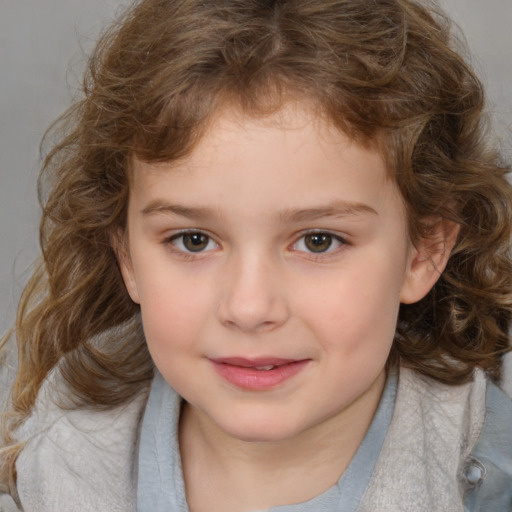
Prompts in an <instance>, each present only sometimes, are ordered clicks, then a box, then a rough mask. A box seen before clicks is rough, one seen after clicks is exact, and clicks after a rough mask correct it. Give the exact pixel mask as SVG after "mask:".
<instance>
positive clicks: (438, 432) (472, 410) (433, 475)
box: [361, 368, 510, 512]
mask: <svg viewBox="0 0 512 512" xmlns="http://www.w3.org/2000/svg"><path fill="white" fill-rule="evenodd" d="M488 389H490V385H489V384H488V382H487V379H486V378H485V375H484V374H483V372H481V371H476V372H475V374H474V377H473V379H472V381H471V382H468V383H466V384H462V385H456V386H449V385H445V384H442V383H440V382H437V381H435V380H433V379H430V378H427V377H424V376H421V375H419V374H417V373H416V372H413V371H411V370H407V369H404V368H401V369H400V372H399V382H398V390H397V397H396V402H395V408H394V412H393V418H392V421H391V425H390V427H389V430H388V434H387V436H386V440H385V442H384V445H383V448H382V451H381V453H380V456H379V459H378V461H377V464H376V466H375V470H374V473H373V476H372V480H371V482H370V485H369V487H368V489H367V493H366V495H365V500H364V501H363V506H362V507H361V510H379V512H388V511H389V512H391V511H393V512H396V511H399V510H407V511H408V512H413V511H414V512H416V511H422V512H423V511H425V510H427V509H426V508H425V504H428V507H429V508H428V510H429V512H444V511H446V510H462V507H463V502H464V499H465V493H466V492H467V487H468V483H467V482H468V477H469V478H471V475H470V474H469V473H468V471H467V470H468V469H470V461H471V460H473V457H474V450H475V448H476V447H477V445H478V443H479V440H480V439H481V438H482V435H483V431H484V428H485V425H486V424H487V418H488V413H487V407H488V405H487V402H488V401H489V397H488V395H489V391H488ZM500 421H501V420H500ZM504 434H505V433H504ZM509 437H510V434H509ZM404 505H405V506H406V507H407V508H406V509H404ZM469 510H472V509H469ZM475 510H479V509H475ZM482 510H487V511H488V512H490V511H493V512H494V510H502V509H499V508H498V509H492V508H488V509H482ZM504 510H506V509H504Z"/></svg>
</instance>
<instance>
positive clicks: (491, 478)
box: [464, 383, 512, 512]
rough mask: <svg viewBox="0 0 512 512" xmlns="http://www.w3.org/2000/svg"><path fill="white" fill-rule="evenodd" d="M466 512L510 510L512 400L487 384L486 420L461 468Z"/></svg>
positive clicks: (511, 488) (511, 486)
mask: <svg viewBox="0 0 512 512" xmlns="http://www.w3.org/2000/svg"><path fill="white" fill-rule="evenodd" d="M464 475H465V477H466V478H465V482H466V493H465V510H466V511H468V512H469V511H471V512H476V511H482V512H483V511H494V510H496V511H498V510H503V511H505V510H512V401H511V399H510V398H509V397H508V396H507V395H506V394H505V393H504V392H503V391H502V390H501V389H500V388H498V387H497V386H495V385H494V384H492V383H489V384H488V386H487V392H486V404H485V421H484V423H483V426H482V429H481V432H480V436H479V438H478V441H477V443H476V445H475V446H474V448H473V450H472V452H471V454H470V456H469V458H468V460H467V463H466V466H465V468H464Z"/></svg>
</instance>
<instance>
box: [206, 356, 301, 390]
mask: <svg viewBox="0 0 512 512" xmlns="http://www.w3.org/2000/svg"><path fill="white" fill-rule="evenodd" d="M210 361H211V363H212V364H213V367H214V369H215V370H216V372H217V373H218V374H219V375H220V376H221V377H222V378H223V379H224V380H225V381H227V382H228V383H229V384H231V385H233V386H235V387H237V388H241V389H244V390H250V391H264V390H268V389H271V388H275V387H277V386H279V385H281V384H283V383H284V382H285V381H288V380H289V379H291V378H292V377H294V376H295V375H297V374H298V373H300V372H301V371H302V370H303V369H304V368H305V367H306V366H307V364H308V363H309V361H310V360H309V359H283V358H275V357H264V358H256V359H246V358H242V357H227V358H217V359H210Z"/></svg>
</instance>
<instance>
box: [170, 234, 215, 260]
mask: <svg viewBox="0 0 512 512" xmlns="http://www.w3.org/2000/svg"><path fill="white" fill-rule="evenodd" d="M190 234H198V235H204V236H206V237H207V238H208V245H210V243H213V244H215V247H214V248H209V249H208V248H205V249H203V250H200V251H190V250H187V248H186V247H183V248H180V247H178V246H177V244H176V243H174V242H175V241H176V240H179V239H180V238H181V237H184V236H186V235H190ZM163 243H164V245H167V246H169V248H170V249H171V250H172V251H173V252H175V253H177V254H180V255H182V256H184V257H189V258H190V257H192V258H193V257H199V256H201V255H205V254H206V253H209V252H211V251H212V250H215V249H218V248H219V247H220V244H219V243H218V242H217V241H216V240H215V237H213V236H212V235H211V234H210V233H208V232H207V231H205V230H203V229H182V230H179V231H176V232H175V233H173V234H172V235H170V236H166V237H165V239H164V240H163ZM207 247H208V246H207Z"/></svg>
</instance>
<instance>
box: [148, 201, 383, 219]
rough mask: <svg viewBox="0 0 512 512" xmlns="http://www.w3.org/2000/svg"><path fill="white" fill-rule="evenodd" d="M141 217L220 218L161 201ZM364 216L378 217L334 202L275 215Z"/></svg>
mask: <svg viewBox="0 0 512 512" xmlns="http://www.w3.org/2000/svg"><path fill="white" fill-rule="evenodd" d="M141 213H142V215H144V216H148V215H155V214H171V215H179V216H181V217H186V218H188V219H192V220H198V219H205V218H212V217H221V214H220V212H219V210H217V209H213V208H209V207H203V206H194V207H190V206H185V205H182V204H171V203H167V202H165V201H163V200H161V199H156V200H154V201H151V202H150V203H149V204H148V205H147V206H146V207H145V208H144V209H143V210H142V211H141ZM364 214H372V215H378V213H377V211H376V210H374V209H373V208H372V207H371V206H368V205H366V204H364V203H357V202H352V201H343V200H334V201H331V202H329V203H327V204H326V205H325V206H321V207H313V208H286V209H284V210H282V211H280V212H278V213H277V215H276V216H275V217H276V220H278V221H280V222H290V223H293V222H304V221H311V220H316V219H320V218H324V217H349V216H357V215H364Z"/></svg>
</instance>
